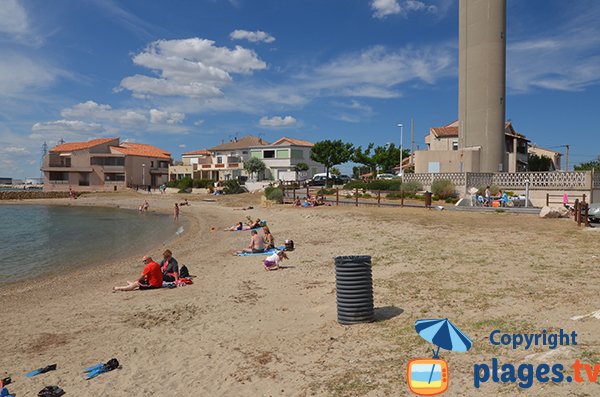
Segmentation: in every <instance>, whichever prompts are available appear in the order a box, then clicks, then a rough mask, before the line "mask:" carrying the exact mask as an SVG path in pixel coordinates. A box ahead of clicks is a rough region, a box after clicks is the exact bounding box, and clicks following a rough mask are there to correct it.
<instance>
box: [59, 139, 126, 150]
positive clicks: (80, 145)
mask: <svg viewBox="0 0 600 397" xmlns="http://www.w3.org/2000/svg"><path fill="white" fill-rule="evenodd" d="M111 141H117V143H118V141H119V138H98V139H92V140H90V141H87V142H69V143H63V144H62V145H57V146H54V147H53V148H52V149H50V152H53V153H56V152H73V151H76V150H84V149H90V148H93V147H94V146H98V145H102V144H105V143H109V142H111Z"/></svg>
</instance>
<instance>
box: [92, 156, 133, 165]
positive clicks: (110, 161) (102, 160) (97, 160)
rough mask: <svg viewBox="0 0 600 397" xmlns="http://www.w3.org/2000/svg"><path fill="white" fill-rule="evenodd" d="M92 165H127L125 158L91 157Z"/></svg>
mask: <svg viewBox="0 0 600 397" xmlns="http://www.w3.org/2000/svg"><path fill="white" fill-rule="evenodd" d="M90 164H91V165H112V166H118V165H121V166H122V165H125V158H124V157H91V158H90Z"/></svg>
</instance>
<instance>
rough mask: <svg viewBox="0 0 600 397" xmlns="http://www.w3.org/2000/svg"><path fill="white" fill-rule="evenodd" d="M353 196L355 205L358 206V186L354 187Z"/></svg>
mask: <svg viewBox="0 0 600 397" xmlns="http://www.w3.org/2000/svg"><path fill="white" fill-rule="evenodd" d="M354 198H355V200H356V206H357V207H358V188H356V190H355V192H354Z"/></svg>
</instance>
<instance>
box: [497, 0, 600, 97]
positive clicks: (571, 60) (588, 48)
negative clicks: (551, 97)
mask: <svg viewBox="0 0 600 397" xmlns="http://www.w3.org/2000/svg"><path fill="white" fill-rule="evenodd" d="M585 11H586V12H585V13H577V17H575V18H565V20H564V22H563V23H562V24H560V25H558V26H557V25H552V31H551V32H536V33H535V35H534V36H532V35H528V37H527V38H525V39H520V38H519V37H517V38H516V39H515V40H514V41H512V42H510V41H509V44H508V46H507V51H506V52H507V54H506V59H507V64H506V68H507V71H506V73H507V78H506V82H507V87H508V89H509V92H510V93H513V94H514V93H527V92H530V91H532V90H535V89H547V90H558V91H582V90H584V89H585V88H586V87H589V86H592V85H598V84H600V54H599V53H598V46H600V26H599V25H598V23H597V21H598V18H600V6H594V7H590V8H587V9H586V10H585Z"/></svg>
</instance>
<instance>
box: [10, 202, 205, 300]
mask: <svg viewBox="0 0 600 397" xmlns="http://www.w3.org/2000/svg"><path fill="white" fill-rule="evenodd" d="M88 198H90V199H91V200H93V202H88V201H86V200H85V199H83V200H82V198H81V197H80V198H78V199H77V200H71V199H68V198H60V199H52V198H50V199H28V200H6V201H0V205H5V204H6V205H31V206H35V205H38V206H53V207H90V208H104V209H113V210H119V211H133V212H138V209H137V208H133V207H130V206H123V205H119V204H114V203H109V202H104V201H97V199H98V198H97V197H95V196H94V195H92V194H90V195H88ZM111 199H114V197H112V198H111ZM65 201H66V202H65ZM126 203H128V201H126ZM149 212H150V213H151V214H158V215H162V216H170V217H172V214H171V212H170V211H169V210H168V209H167V208H162V207H159V208H154V209H151V210H150V211H149ZM179 222H180V226H183V227H184V233H183V234H186V233H191V232H193V230H194V228H195V227H197V224H198V222H197V219H195V217H194V216H192V217H191V219H188V218H187V217H186V218H185V219H180V221H179ZM178 238H180V236H177V235H176V234H173V235H170V237H168V238H166V239H163V240H160V239H159V238H158V237H157V238H156V239H155V241H152V242H148V243H147V244H145V245H146V246H147V247H148V248H141V247H140V249H139V250H137V249H136V250H134V252H129V253H127V254H125V253H123V254H120V255H117V256H115V257H114V258H111V259H112V261H108V259H104V260H102V261H101V262H96V263H79V264H73V265H70V266H68V267H66V268H62V269H59V270H52V271H48V272H43V273H41V274H36V275H34V276H29V277H25V278H23V279H19V280H14V281H10V282H4V283H0V297H2V296H6V295H10V294H12V293H20V292H24V291H31V290H32V289H33V288H40V287H44V286H52V285H55V284H56V283H66V282H68V280H69V279H70V278H71V277H73V275H75V276H76V277H85V276H86V274H89V273H92V272H95V271H97V270H98V269H99V268H101V269H104V270H107V269H108V268H110V266H111V264H112V263H114V262H115V261H117V262H119V263H121V262H122V263H127V264H130V263H136V262H137V261H138V259H139V258H141V257H142V256H143V255H146V254H147V251H149V250H155V249H156V248H155V247H164V246H167V245H169V244H171V243H172V242H174V241H175V240H176V239H178ZM161 252H162V251H161ZM156 256H157V255H155V258H156ZM155 260H156V259H155Z"/></svg>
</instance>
